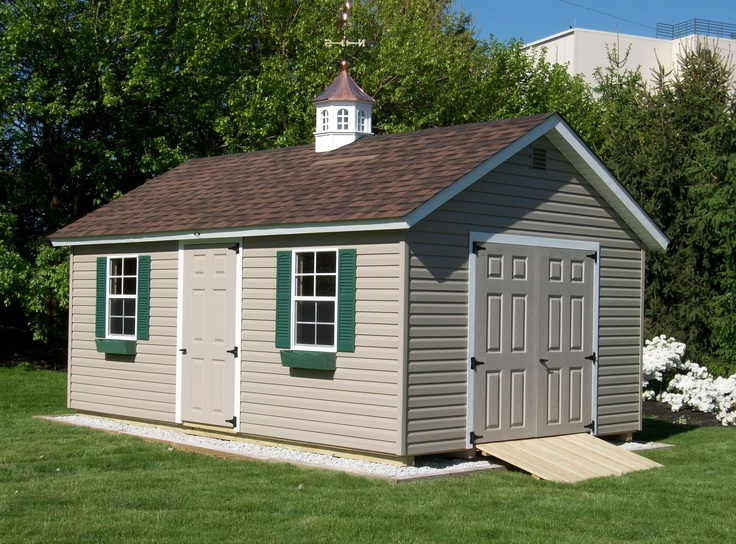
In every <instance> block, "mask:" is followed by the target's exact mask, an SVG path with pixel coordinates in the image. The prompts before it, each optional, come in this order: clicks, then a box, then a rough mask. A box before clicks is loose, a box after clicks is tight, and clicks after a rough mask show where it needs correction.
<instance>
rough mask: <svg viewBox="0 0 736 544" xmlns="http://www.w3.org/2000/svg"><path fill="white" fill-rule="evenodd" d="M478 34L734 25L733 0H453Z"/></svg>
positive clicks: (641, 31) (650, 32)
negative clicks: (692, 21)
mask: <svg viewBox="0 0 736 544" xmlns="http://www.w3.org/2000/svg"><path fill="white" fill-rule="evenodd" d="M456 5H458V6H462V7H464V8H465V11H466V12H468V13H470V14H471V15H474V16H475V22H476V26H477V27H479V29H480V37H482V38H488V35H489V34H493V35H494V36H495V37H496V39H498V40H501V41H507V40H509V39H511V38H517V39H522V40H523V41H524V43H529V42H533V41H534V40H538V39H540V38H544V37H546V36H551V35H552V34H557V33H558V32H562V31H563V30H567V29H568V28H570V27H573V28H588V29H592V30H605V31H609V32H616V31H618V32H620V33H622V34H636V35H640V36H651V37H654V36H655V35H656V30H655V29H656V26H657V23H666V24H677V23H681V22H684V21H687V20H690V19H705V20H712V21H719V22H724V23H731V24H736V2H735V1H734V0H612V1H611V0H608V1H604V0H569V1H567V0H456Z"/></svg>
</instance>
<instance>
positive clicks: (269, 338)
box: [51, 67, 668, 462]
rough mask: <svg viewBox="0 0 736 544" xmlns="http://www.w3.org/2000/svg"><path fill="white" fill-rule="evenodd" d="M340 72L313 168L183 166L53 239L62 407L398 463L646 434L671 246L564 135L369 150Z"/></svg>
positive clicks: (496, 129) (493, 126) (505, 124)
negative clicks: (661, 265) (655, 288)
mask: <svg viewBox="0 0 736 544" xmlns="http://www.w3.org/2000/svg"><path fill="white" fill-rule="evenodd" d="M346 68H347V67H343V71H342V72H341V74H340V76H339V77H338V79H337V80H336V81H335V82H334V83H333V85H332V86H331V87H330V89H328V91H327V92H326V93H323V95H321V96H320V97H318V98H317V99H316V100H315V104H316V106H317V132H316V133H315V135H316V140H317V142H318V145H317V148H315V146H313V145H303V146H297V147H290V148H282V149H272V150H266V151H257V152H252V153H241V154H233V155H225V156H219V157H211V158H202V159H195V160H190V161H187V162H185V163H183V164H181V165H180V166H178V167H176V168H174V169H172V170H170V171H168V172H166V173H165V174H163V175H161V176H160V177H157V178H155V179H152V180H150V181H148V182H147V183H145V184H144V185H142V186H140V187H138V188H137V189H135V190H133V191H131V192H129V193H127V194H125V195H124V196H122V197H120V198H118V199H117V200H115V201H113V202H111V203H109V204H107V205H106V206H104V207H102V208H100V209H99V210H97V211H95V212H93V213H90V214H89V215H87V216H85V217H83V218H81V219H80V220H78V221H76V222H74V223H72V224H70V225H68V226H67V227H65V228H63V229H61V230H59V231H58V232H56V233H55V234H53V235H52V236H51V240H52V242H53V243H54V244H55V245H57V246H71V250H72V252H71V266H70V282H71V288H70V305H69V308H70V310H69V311H70V328H69V330H70V335H69V367H68V368H69V378H68V406H69V407H70V408H72V409H76V410H78V411H81V412H87V413H98V414H106V415H110V416H116V417H124V418H131V419H140V420H147V421H153V422H163V423H168V424H181V425H184V426H195V427H202V428H207V429H214V430H220V431H222V432H229V433H237V434H239V435H244V436H247V437H252V438H256V439H260V440H267V441H273V442H278V443H281V444H293V445H298V446H307V447H311V448H318V449H329V450H332V451H335V452H337V453H344V454H363V455H371V456H376V457H384V458H392V459H396V460H400V461H404V462H410V461H411V459H412V458H413V457H414V456H418V455H425V454H439V453H449V452H453V453H457V452H468V451H470V450H472V449H473V448H474V447H475V445H477V444H479V443H485V442H494V441H501V440H510V439H522V438H531V437H541V436H550V435H564V434H570V433H579V432H592V433H593V434H595V435H599V436H601V435H614V434H616V435H620V434H626V433H631V432H633V431H636V430H639V429H640V428H641V396H640V391H641V357H642V343H643V337H642V335H643V305H644V297H643V293H644V263H645V252H646V251H651V250H654V251H659V250H664V249H665V248H666V246H667V243H668V241H667V239H666V237H665V236H664V235H663V234H662V232H661V231H660V230H659V229H658V228H657V226H656V225H655V224H654V223H653V222H652V220H651V219H650V218H649V217H648V216H647V215H646V214H645V213H644V212H643V211H642V209H641V208H640V206H639V205H638V204H637V203H636V202H635V201H634V200H633V199H632V197H631V196H630V195H629V194H628V193H627V192H626V190H625V189H624V188H623V187H622V185H621V184H620V183H619V182H618V181H617V180H616V179H615V178H614V176H613V175H612V174H611V173H610V172H609V171H608V170H607V169H606V168H605V166H604V165H603V164H602V163H601V161H600V160H599V159H598V158H597V157H596V155H595V154H594V153H593V152H592V151H591V150H590V149H589V148H588V147H587V146H586V145H585V144H584V143H583V142H582V141H581V139H580V138H579V137H578V136H577V135H576V134H575V132H574V131H573V130H571V128H570V126H569V125H568V124H567V123H566V122H565V121H564V120H563V119H562V118H561V117H560V116H559V115H557V114H543V115H534V116H529V117H522V118H517V119H507V120H501V121H489V122H484V123H475V124H467V125H461V126H452V127H444V128H433V129H427V130H420V131H415V132H407V133H401V134H390V135H376V136H373V135H369V134H370V130H371V128H370V118H371V108H372V102H371V100H372V99H371V98H370V97H369V96H368V95H366V94H365V93H364V92H363V91H362V90H361V89H360V88H359V87H358V86H357V85H356V84H355V82H354V81H353V80H352V78H350V76H349V74H348V73H347V69H346ZM360 93H362V94H360ZM366 97H367V98H366ZM346 133H349V134H347V135H346ZM320 142H321V143H320Z"/></svg>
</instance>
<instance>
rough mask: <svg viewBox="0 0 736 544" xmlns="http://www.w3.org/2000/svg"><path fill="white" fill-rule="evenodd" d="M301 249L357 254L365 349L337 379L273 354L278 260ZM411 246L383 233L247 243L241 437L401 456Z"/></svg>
mask: <svg viewBox="0 0 736 544" xmlns="http://www.w3.org/2000/svg"><path fill="white" fill-rule="evenodd" d="M301 248H310V249H313V248H335V249H339V248H353V249H356V250H357V270H356V298H357V300H356V342H355V343H356V347H355V352H354V353H341V352H339V353H338V354H337V369H336V370H335V371H334V373H332V372H325V371H308V370H298V369H289V368H286V367H283V366H282V365H281V359H280V350H279V349H277V348H276V347H275V346H274V334H275V332H274V331H275V301H276V252H277V251H278V250H281V249H287V250H290V249H301ZM404 248H405V246H404V244H403V243H402V242H401V241H399V240H398V235H397V234H392V235H391V234H380V233H370V234H366V235H354V236H352V237H350V238H349V239H346V238H345V237H341V238H334V237H331V238H330V237H319V236H310V237H303V238H302V237H293V238H290V239H283V238H279V239H269V240H267V241H265V240H255V241H254V240H246V241H245V244H244V247H243V330H242V338H243V340H242V351H241V353H242V357H241V364H242V366H241V371H242V373H241V411H240V412H241V413H240V420H241V425H240V432H241V433H244V434H247V435H252V436H260V437H265V438H269V439H277V440H285V441H291V442H298V443H306V444H314V445H320V446H323V447H324V446H326V447H333V448H337V449H351V450H361V451H364V452H370V453H378V454H387V455H401V448H402V444H401V439H402V436H403V434H402V428H403V421H402V418H401V414H400V410H399V406H400V403H401V400H402V399H401V397H400V390H401V385H400V384H401V383H402V380H403V375H402V374H403V373H402V369H403V363H404V356H403V352H404V341H403V338H402V335H401V331H402V328H403V324H402V323H403V317H402V307H403V306H402V303H401V300H402V297H403V293H404V288H403V283H402V274H403V272H402V270H403V264H402V263H403V261H404V252H405V249H404Z"/></svg>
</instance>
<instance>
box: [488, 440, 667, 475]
mask: <svg viewBox="0 0 736 544" xmlns="http://www.w3.org/2000/svg"><path fill="white" fill-rule="evenodd" d="M475 447H476V449H478V450H479V451H481V452H483V453H484V454H485V455H490V456H492V457H496V458H498V459H501V460H502V461H504V462H505V463H508V464H510V465H513V466H515V467H518V468H520V469H521V470H523V471H525V472H528V473H530V474H531V475H532V476H535V477H537V478H541V479H543V480H551V481H554V482H567V483H571V482H579V481H581V480H587V479H588V478H600V477H603V476H619V475H621V474H626V473H627V472H634V471H637V470H647V469H650V468H656V467H661V466H662V465H660V464H659V463H655V462H654V461H651V460H650V459H647V458H645V457H641V456H639V455H636V454H635V453H633V452H631V451H628V450H625V449H622V448H619V447H617V446H614V445H613V444H609V443H608V442H606V441H605V440H601V439H600V438H596V437H594V436H591V435H589V434H571V435H564V436H548V437H544V438H530V439H526V440H509V441H506V442H491V443H488V444H476V446H475Z"/></svg>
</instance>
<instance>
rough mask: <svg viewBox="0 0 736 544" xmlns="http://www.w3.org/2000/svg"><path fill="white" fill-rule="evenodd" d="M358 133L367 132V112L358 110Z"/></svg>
mask: <svg viewBox="0 0 736 544" xmlns="http://www.w3.org/2000/svg"><path fill="white" fill-rule="evenodd" d="M358 132H365V111H363V110H358Z"/></svg>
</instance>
